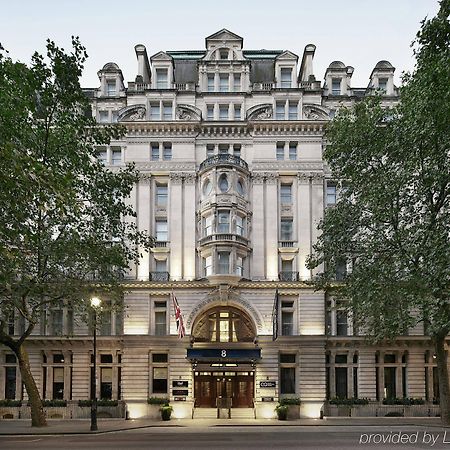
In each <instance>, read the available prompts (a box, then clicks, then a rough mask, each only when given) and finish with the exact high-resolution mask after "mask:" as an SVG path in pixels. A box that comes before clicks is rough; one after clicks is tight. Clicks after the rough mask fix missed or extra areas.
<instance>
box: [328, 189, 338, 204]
mask: <svg viewBox="0 0 450 450" xmlns="http://www.w3.org/2000/svg"><path fill="white" fill-rule="evenodd" d="M336 199H337V198H336V185H335V184H332V183H327V199H326V201H327V206H330V205H335V204H336Z"/></svg>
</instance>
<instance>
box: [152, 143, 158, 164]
mask: <svg viewBox="0 0 450 450" xmlns="http://www.w3.org/2000/svg"><path fill="white" fill-rule="evenodd" d="M151 147H152V155H151V157H152V161H158V160H159V144H158V143H153V144H151Z"/></svg>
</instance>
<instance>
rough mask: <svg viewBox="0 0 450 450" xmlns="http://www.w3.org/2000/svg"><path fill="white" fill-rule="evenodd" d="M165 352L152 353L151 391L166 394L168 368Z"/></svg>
mask: <svg viewBox="0 0 450 450" xmlns="http://www.w3.org/2000/svg"><path fill="white" fill-rule="evenodd" d="M167 363H168V355H167V353H153V354H152V393H153V394H167V392H168V387H169V384H168V379H169V369H168V367H167Z"/></svg>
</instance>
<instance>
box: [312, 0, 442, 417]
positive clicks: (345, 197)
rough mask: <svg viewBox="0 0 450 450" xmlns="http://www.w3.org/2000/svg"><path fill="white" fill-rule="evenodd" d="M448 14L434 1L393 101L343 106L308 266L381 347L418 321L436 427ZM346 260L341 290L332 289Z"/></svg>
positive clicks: (333, 131)
mask: <svg viewBox="0 0 450 450" xmlns="http://www.w3.org/2000/svg"><path fill="white" fill-rule="evenodd" d="M449 12H450V2H449V0H443V1H442V2H441V3H440V10H439V12H438V14H437V15H436V17H434V18H433V19H431V20H424V21H423V22H422V27H421V29H420V31H419V32H418V34H417V36H416V40H415V42H414V43H413V45H414V46H415V49H414V54H415V56H416V65H415V69H414V71H413V73H412V74H407V75H405V76H404V78H403V86H402V88H401V90H400V102H399V104H398V105H397V106H396V107H394V108H392V109H386V108H383V106H382V98H381V97H379V96H372V97H369V98H367V99H366V100H365V101H362V102H360V103H357V104H356V105H355V106H354V107H352V108H350V109H342V110H340V111H339V115H338V116H337V117H336V118H335V119H334V120H333V121H332V122H331V123H330V125H329V127H328V129H327V133H326V135H327V140H328V145H327V147H326V150H325V152H324V158H325V160H326V161H327V163H328V165H329V167H330V169H331V173H332V176H333V177H334V178H335V179H336V180H337V181H338V185H339V187H340V191H341V196H340V197H341V198H340V200H339V202H338V203H337V205H336V206H335V207H334V208H329V209H328V210H327V211H326V213H325V216H324V219H323V221H322V222H321V224H320V225H319V228H320V230H321V231H322V234H321V236H320V238H319V239H318V241H317V244H316V245H315V246H314V254H313V255H312V256H310V259H309V266H310V267H320V268H321V269H320V270H322V268H324V269H323V272H322V273H321V274H320V276H319V277H318V278H317V280H316V281H315V283H316V285H317V287H318V288H323V289H331V290H332V293H333V295H335V296H336V297H337V298H340V299H342V300H345V301H346V302H347V305H348V308H349V311H350V312H351V314H352V316H353V319H354V321H355V323H356V325H357V326H360V327H362V329H363V330H364V331H365V332H367V334H368V335H369V336H371V337H372V338H373V339H374V340H376V341H380V340H383V339H390V338H394V337H396V336H399V335H402V334H405V333H406V331H407V330H408V328H409V327H411V326H414V325H415V324H417V323H419V322H423V323H424V326H425V333H426V334H427V335H428V336H429V337H430V339H431V340H432V342H433V343H434V347H435V352H436V358H437V367H438V374H439V386H440V405H441V416H442V420H443V423H445V424H449V423H450V403H449V402H450V395H449V394H450V390H449V379H448V371H447V356H446V352H445V340H446V337H447V335H448V333H449V332H450V305H449V301H450V290H449V281H450V270H449V267H450V242H449V236H450V151H449V149H450V145H449V144H450V137H449V119H450V45H449V44H450V25H449V21H448V17H449ZM343 262H345V263H346V264H347V266H348V267H350V266H351V267H352V270H351V271H348V273H347V274H346V276H345V279H344V283H336V282H333V279H334V278H335V277H334V274H335V273H336V269H337V268H339V267H340V266H341V265H342V263H343Z"/></svg>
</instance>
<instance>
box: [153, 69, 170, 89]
mask: <svg viewBox="0 0 450 450" xmlns="http://www.w3.org/2000/svg"><path fill="white" fill-rule="evenodd" d="M156 87H157V88H158V89H167V88H168V85H167V69H156Z"/></svg>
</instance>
